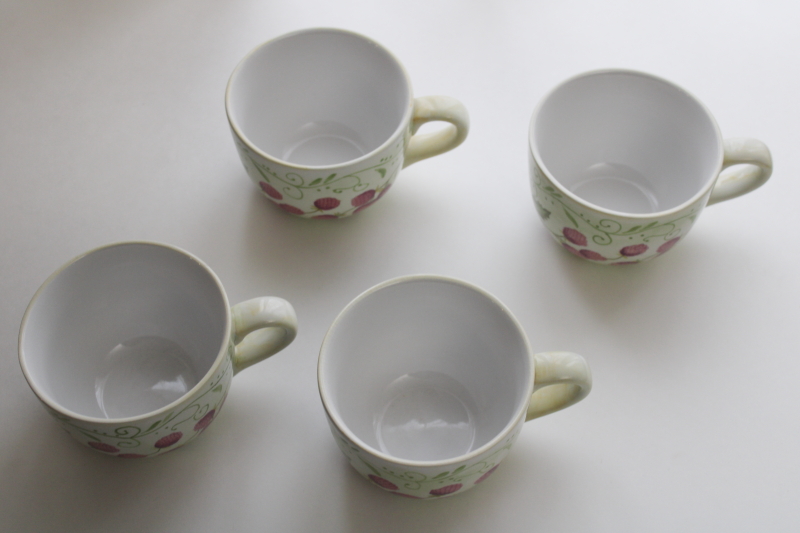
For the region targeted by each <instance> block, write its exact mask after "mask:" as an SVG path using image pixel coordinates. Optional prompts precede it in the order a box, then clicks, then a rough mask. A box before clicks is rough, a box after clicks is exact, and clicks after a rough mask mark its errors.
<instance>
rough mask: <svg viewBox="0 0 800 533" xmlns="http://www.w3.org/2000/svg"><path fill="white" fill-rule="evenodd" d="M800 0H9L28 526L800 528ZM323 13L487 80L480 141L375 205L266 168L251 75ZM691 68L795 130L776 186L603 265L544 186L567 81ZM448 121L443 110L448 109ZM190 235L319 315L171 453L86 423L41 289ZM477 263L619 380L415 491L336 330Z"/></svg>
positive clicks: (10, 152)
mask: <svg viewBox="0 0 800 533" xmlns="http://www.w3.org/2000/svg"><path fill="white" fill-rule="evenodd" d="M799 18H800V6H798V4H796V3H794V2H789V1H787V0H761V1H755V0H737V1H733V2H731V1H724V2H723V1H721V0H707V1H705V2H693V1H688V0H675V1H672V2H663V1H655V2H640V1H633V0H609V1H606V2H592V1H588V0H564V1H561V2H523V1H510V0H497V1H494V2H473V1H468V2H464V1H455V0H452V1H433V2H431V1H425V2H422V1H417V0H406V1H403V2H399V1H393V0H387V1H385V2H382V3H380V5H377V4H374V5H373V4H369V3H363V2H353V1H350V0H342V1H341V2H320V1H316V0H310V1H308V2H302V3H300V2H289V1H286V0H275V1H272V2H257V1H253V0H239V1H237V2H210V1H205V0H201V1H188V0H182V1H174V0H166V1H164V0H159V1H155V0H145V1H142V2H105V1H104V2H100V1H85V2H55V1H48V2H46V1H41V0H33V1H31V0H25V1H22V0H8V1H5V2H3V3H2V4H0V49H2V50H3V53H2V54H0V72H2V75H0V124H2V125H3V126H2V128H0V180H2V185H3V187H2V194H0V253H1V254H2V255H0V257H2V261H0V294H2V295H3V305H2V306H0V353H2V357H0V421H2V431H0V530H2V531H13V532H27V531H30V532H37V533H42V532H61V531H64V530H65V529H69V530H74V531H86V532H107V531H118V530H130V531H193V532H218V531H241V532H262V531H265V530H269V531H277V532H282V531H297V532H306V531H309V532H316V531H325V532H372V531H383V532H393V531H397V532H401V531H423V530H436V531H440V532H456V531H457V532H459V533H466V532H470V533H472V532H487V531H497V532H500V531H502V532H518V531H519V532H531V531H536V532H558V531H564V532H571V533H574V532H592V533H598V532H600V533H604V532H608V533H612V532H613V533H617V532H621V531H647V532H664V533H673V532H675V531H680V532H703V533H705V532H709V531H724V532H726V533H727V532H736V533H739V532H741V533H745V532H748V533H749V532H752V531H769V532H787V533H795V532H796V531H797V524H798V523H800V507H798V505H797V502H798V500H800V484H798V479H800V452H799V450H800V424H798V423H797V412H798V405H800V386H798V383H800V357H798V356H797V315H798V312H797V302H798V301H800V276H798V270H797V268H798V266H797V265H798V264H800V246H798V244H797V237H796V235H797V228H798V227H800V210H798V209H797V205H796V202H797V201H798V199H800V180H798V176H800V151H799V150H798V146H800V136H799V135H798V133H797V132H798V125H800V98H798V95H800V70H798V68H797V65H798V54H800V52H798V50H800V33H798V31H797V20H798V19H799ZM311 26H338V27H344V28H347V29H351V30H354V31H358V32H360V33H364V34H366V35H368V36H370V37H372V38H374V39H376V40H377V41H378V42H380V43H381V44H383V45H384V46H386V47H387V48H388V49H390V50H391V51H392V52H393V53H394V54H396V55H397V57H398V58H399V59H400V60H401V61H402V62H403V63H404V65H405V66H406V68H407V70H408V72H409V75H410V77H411V79H412V80H413V83H414V93H415V94H416V95H420V96H422V95H427V94H446V95H451V96H453V97H456V98H458V99H459V100H461V101H462V102H463V103H464V104H465V105H466V106H467V108H468V109H469V111H470V115H471V119H472V122H471V126H472V128H471V131H470V134H469V138H468V139H467V140H466V142H465V143H464V144H463V145H462V146H460V147H458V148H457V149H456V150H454V151H452V152H449V153H447V154H443V155H441V156H438V157H435V158H432V159H429V160H426V161H422V162H420V163H418V164H415V165H412V166H410V167H408V168H407V169H405V170H404V171H403V172H402V174H401V175H400V177H399V178H398V181H397V182H396V183H395V185H394V187H393V188H392V191H391V192H390V194H387V195H386V196H385V197H384V198H382V199H381V201H380V202H378V203H376V204H375V205H374V206H372V207H370V208H369V209H367V210H365V211H363V212H361V213H359V214H357V215H356V216H354V217H351V218H349V219H347V220H340V221H324V220H319V221H318V220H301V219H298V218H295V217H291V216H290V215H287V214H285V213H283V212H281V211H280V210H278V209H275V208H274V206H272V205H269V203H268V201H267V200H266V199H265V198H263V197H262V196H261V193H260V192H259V191H258V189H257V188H256V187H255V186H254V185H253V183H252V182H251V181H250V180H249V179H248V178H247V176H246V175H245V171H244V169H243V168H242V165H241V163H240V161H239V158H238V156H237V154H236V150H235V148H234V146H233V142H232V140H231V135H230V132H229V128H228V124H227V120H226V117H225V109H224V105H223V96H224V91H225V85H226V83H227V80H228V77H229V75H230V73H231V71H232V70H233V68H234V66H235V65H236V64H237V63H238V61H239V60H240V59H241V58H242V57H243V56H244V54H246V53H247V52H248V51H249V50H251V49H252V48H253V47H254V46H256V45H258V44H259V43H261V42H263V41H265V40H266V39H269V38H271V37H274V36H277V35H280V34H283V33H286V32H289V31H294V30H296V29H300V28H305V27H311ZM606 67H620V68H632V69H638V70H644V71H647V72H652V73H654V74H656V75H659V76H662V77H664V78H666V79H669V80H672V81H674V82H676V83H678V84H680V85H681V86H683V87H685V88H686V89H688V90H689V91H691V92H692V93H693V94H695V95H696V96H697V97H698V98H700V99H701V100H702V101H703V102H705V103H706V104H707V105H708V106H709V108H710V109H711V110H712V112H713V113H714V115H715V117H716V118H717V121H718V122H719V125H720V128H721V130H722V133H723V135H724V136H726V137H737V136H744V137H755V138H759V139H761V140H763V141H764V142H766V143H767V144H768V145H769V147H770V148H771V149H772V153H773V156H774V160H775V172H774V175H773V177H772V178H771V180H770V181H769V182H768V183H767V184H766V185H765V186H764V187H763V188H761V189H759V190H757V191H755V192H753V193H751V194H748V195H746V196H744V197H742V198H738V199H735V200H732V201H730V202H724V203H721V204H719V205H714V206H711V207H709V208H708V209H707V210H706V211H705V212H704V213H703V216H702V217H701V219H700V221H699V222H698V224H697V225H696V226H695V228H693V229H692V232H691V234H690V235H689V236H688V237H687V238H686V240H685V242H682V243H681V244H680V246H676V247H675V248H674V249H673V250H672V251H670V252H669V253H668V254H666V255H664V256H663V257H661V258H658V259H656V260H655V261H653V262H651V263H649V264H644V265H638V266H632V267H630V268H626V267H605V268H604V267H600V266H597V265H592V264H589V263H588V262H586V261H582V260H580V259H578V258H575V257H573V256H571V255H570V254H568V253H566V252H564V251H563V250H561V249H560V248H559V247H558V246H557V245H556V244H555V243H554V242H553V239H552V237H551V236H550V235H549V234H548V233H547V231H546V230H545V229H544V227H543V226H542V224H541V223H540V221H539V218H538V215H537V214H536V212H535V208H534V205H533V202H532V201H531V197H530V185H529V181H528V166H527V160H526V157H527V132H528V123H529V120H530V115H531V113H532V112H533V109H534V107H535V106H536V104H537V103H538V101H539V99H540V98H541V97H542V96H544V94H546V93H547V92H548V91H549V90H550V89H551V88H552V87H554V86H555V85H556V84H558V83H560V82H561V81H563V80H565V79H567V78H568V77H570V76H573V75H575V74H578V73H580V72H585V71H588V70H593V69H597V68H606ZM431 127H435V126H431ZM130 239H148V240H157V241H163V242H168V243H171V244H174V245H177V246H180V247H182V248H184V249H186V250H188V251H190V252H192V253H194V254H196V255H197V256H198V257H200V258H201V259H203V260H204V261H205V262H206V263H207V264H208V265H209V266H210V267H211V268H212V269H213V270H214V271H215V272H216V273H217V274H218V275H219V277H220V279H221V281H222V283H223V284H224V285H225V289H226V291H227V293H228V297H229V299H230V301H231V302H240V301H243V300H246V299H249V298H252V297H255V296H259V295H275V296H280V297H283V298H286V299H287V300H289V301H290V302H291V303H292V304H293V305H294V307H295V309H296V311H297V314H298V320H299V322H300V333H299V335H298V337H297V339H296V341H295V342H294V343H293V344H292V345H291V346H289V347H288V348H287V349H285V350H284V351H282V352H281V353H279V354H277V355H276V356H274V357H272V358H271V359H270V361H269V363H268V364H260V365H255V366H253V367H251V368H248V369H246V370H244V371H242V372H241V373H240V374H239V375H237V376H236V378H235V380H236V383H235V385H234V386H233V387H232V389H231V393H230V395H229V396H228V398H227V400H226V402H225V406H224V408H223V409H222V412H221V414H220V416H219V418H218V419H217V420H216V421H215V422H214V424H212V425H211V426H210V427H209V428H208V430H206V431H205V432H204V434H203V436H202V438H201V439H197V441H196V442H193V443H191V444H190V445H189V446H186V447H184V448H182V449H180V450H177V451H175V452H174V453H169V454H166V455H164V456H163V457H159V458H155V459H153V460H142V461H136V460H130V461H124V460H115V459H113V458H108V457H103V456H102V455H101V454H99V453H98V452H96V451H93V450H90V449H88V448H85V447H82V446H81V445H79V444H78V443H76V442H74V441H73V439H71V438H70V437H69V436H68V435H66V434H65V433H64V432H63V431H62V430H61V429H60V428H59V427H58V425H57V424H55V423H54V422H53V420H52V419H51V417H50V416H49V415H48V414H47V413H46V412H45V411H44V409H42V407H41V405H40V404H39V402H38V400H37V399H36V398H35V396H34V395H33V393H32V392H31V391H30V389H29V388H28V386H27V384H26V383H25V380H24V379H23V376H22V372H21V371H20V369H19V365H18V362H17V357H16V346H17V333H18V331H19V324H20V320H21V318H22V314H23V312H24V310H25V307H26V306H27V304H28V302H29V301H30V298H31V297H32V296H33V294H34V292H35V291H36V289H37V288H38V287H39V285H40V284H41V283H42V282H43V281H44V280H45V279H46V278H47V276H48V275H50V273H52V272H53V271H54V270H55V269H56V268H58V267H59V266H60V265H62V264H63V263H64V262H65V261H67V260H69V259H70V258H72V257H74V256H75V255H77V254H79V253H81V252H83V251H85V250H88V249H90V248H93V247H95V246H98V245H102V244H106V243H109V242H113V241H121V240H130ZM421 272H427V273H435V274H443V275H447V276H454V277H458V278H462V279H465V280H467V281H470V282H472V283H475V284H477V285H479V286H481V287H483V288H485V289H487V290H488V291H490V292H491V293H493V294H495V295H496V296H497V297H498V298H499V299H500V300H501V301H503V302H504V303H505V304H506V305H508V307H509V308H510V309H511V310H512V311H513V312H514V314H515V315H516V316H517V317H518V318H519V320H520V322H521V323H522V324H523V325H524V327H525V328H526V330H527V332H528V335H529V337H530V339H531V344H532V345H533V347H534V349H535V350H570V351H574V352H577V353H580V354H582V355H584V356H585V357H586V359H587V361H588V362H589V364H590V365H591V366H592V372H593V377H594V388H593V390H592V392H591V394H590V395H589V397H588V398H586V400H584V401H583V402H581V403H580V404H578V405H576V406H574V407H570V408H569V409H567V410H565V411H563V412H559V413H556V414H553V415H552V416H547V417H544V418H542V419H538V420H534V421H532V422H529V423H527V424H526V427H525V428H524V429H523V431H522V434H521V436H520V438H519V440H518V441H517V442H516V444H515V446H514V449H513V450H512V453H511V454H510V455H509V456H508V457H507V458H506V459H505V460H504V461H503V463H502V464H501V465H500V467H499V468H498V470H497V471H496V472H495V473H494V474H493V475H492V476H491V477H490V478H488V479H487V480H486V481H484V482H482V483H481V485H480V486H479V487H477V488H475V489H474V490H471V491H469V492H467V493H465V494H462V495H457V496H454V497H452V498H448V499H446V500H441V501H434V502H416V501H413V500H408V499H405V498H398V497H394V496H392V495H391V494H387V493H386V492H384V491H381V490H379V489H377V488H375V487H372V486H370V484H369V483H368V482H366V481H364V480H363V479H362V478H361V477H360V476H359V475H358V474H357V473H356V472H355V471H353V469H352V468H350V466H349V465H348V464H347V462H346V460H345V459H344V458H343V457H342V454H341V452H340V451H339V449H338V448H337V447H336V445H335V444H334V443H333V440H332V439H331V436H330V431H329V428H328V426H327V423H326V420H325V415H324V413H323V410H322V407H321V403H320V400H319V395H318V393H317V385H316V362H317V353H318V351H319V346H320V343H321V341H322V337H323V335H324V333H325V331H326V330H327V328H328V326H329V325H330V324H331V322H332V321H333V319H334V317H335V316H336V314H337V313H338V312H339V311H340V310H341V309H342V308H343V307H344V306H345V305H346V304H347V303H348V302H349V301H350V300H352V299H353V298H354V297H355V296H356V295H357V294H359V293H360V292H362V291H363V290H365V289H367V288H369V287H371V286H373V285H375V284H376V283H379V282H381V281H384V280H386V279H389V278H393V277H396V276H400V275H405V274H415V273H421Z"/></svg>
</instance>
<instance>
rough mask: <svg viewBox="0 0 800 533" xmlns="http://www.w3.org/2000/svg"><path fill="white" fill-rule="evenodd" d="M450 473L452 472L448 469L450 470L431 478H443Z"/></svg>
mask: <svg viewBox="0 0 800 533" xmlns="http://www.w3.org/2000/svg"><path fill="white" fill-rule="evenodd" d="M449 474H450V472H449V471H448V472H442V473H441V474H437V475H436V476H434V477H433V478H431V479H441V478H443V477H446V476H448V475H449Z"/></svg>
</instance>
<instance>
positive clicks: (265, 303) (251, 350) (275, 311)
mask: <svg viewBox="0 0 800 533" xmlns="http://www.w3.org/2000/svg"><path fill="white" fill-rule="evenodd" d="M231 314H232V315H233V330H234V337H233V342H234V343H235V344H236V351H235V352H234V355H233V373H234V374H237V373H238V372H240V371H241V370H244V369H245V368H247V367H248V366H250V365H254V364H256V363H258V362H259V361H263V360H264V359H266V358H267V357H269V356H270V355H274V354H276V353H278V352H279V351H281V350H283V349H284V348H286V347H287V346H288V345H289V344H290V343H291V342H292V341H293V340H294V338H295V337H296V336H297V315H296V314H295V312H294V308H293V307H292V304H290V303H289V302H287V301H286V300H284V299H282V298H276V297H274V296H265V297H263V298H253V299H252V300H247V301H246V302H242V303H239V304H236V305H234V306H233V307H232V308H231Z"/></svg>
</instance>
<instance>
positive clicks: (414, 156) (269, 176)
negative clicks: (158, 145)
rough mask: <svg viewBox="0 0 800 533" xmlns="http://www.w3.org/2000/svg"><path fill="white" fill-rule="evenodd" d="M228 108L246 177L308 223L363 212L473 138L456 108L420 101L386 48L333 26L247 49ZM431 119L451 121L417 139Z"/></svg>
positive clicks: (441, 101) (446, 100)
mask: <svg viewBox="0 0 800 533" xmlns="http://www.w3.org/2000/svg"><path fill="white" fill-rule="evenodd" d="M225 108H226V110H227V113H228V121H229V123H230V127H231V130H232V132H233V138H234V141H235V144H236V148H237V150H238V151H239V156H240V158H241V160H242V163H243V164H244V167H245V169H246V170H247V173H248V175H249V176H250V178H251V179H252V180H253V181H254V182H255V183H256V184H257V185H258V186H259V187H260V188H261V190H262V192H263V193H264V194H265V195H266V196H267V198H269V199H270V200H272V201H273V202H275V203H276V204H277V205H278V206H279V207H281V208H282V209H284V210H286V211H288V212H289V213H292V214H295V215H298V216H302V217H306V218H340V217H345V216H349V215H352V214H353V213H356V212H358V211H360V210H362V209H364V208H366V207H367V206H369V205H371V204H373V203H374V202H375V201H376V200H378V198H380V197H381V196H382V195H383V194H384V193H386V191H387V190H388V189H389V187H390V186H391V185H392V183H393V182H394V180H395V178H396V177H397V173H398V172H399V171H400V169H401V168H403V167H406V166H408V165H410V164H411V163H414V162H416V161H419V160H421V159H425V158H427V157H431V156H434V155H437V154H441V153H442V152H446V151H448V150H451V149H453V148H455V147H456V146H458V145H459V144H461V142H463V141H464V139H465V138H466V136H467V132H468V131H469V116H468V114H467V111H466V109H465V108H464V106H463V105H462V104H461V103H460V102H458V101H457V100H455V99H453V98H450V97H446V96H428V97H421V98H414V96H413V94H412V91H411V81H410V79H409V77H408V74H407V73H406V71H405V69H404V68H403V66H402V65H401V64H400V62H399V61H398V60H397V59H396V58H395V57H394V56H393V55H392V54H391V53H390V52H389V51H388V50H386V49H385V48H383V47H382V46H381V45H379V44H377V43H376V42H374V41H372V40H371V39H369V38H367V37H364V36H362V35H358V34H356V33H352V32H348V31H344V30H338V29H328V28H314V29H308V30H302V31H297V32H294V33H289V34H287V35H283V36H280V37H278V38H276V39H273V40H271V41H268V42H266V43H264V44H262V45H261V46H258V47H257V48H256V49H254V50H253V51H251V52H250V53H249V54H248V55H247V56H246V57H245V58H244V59H242V61H241V62H240V63H239V65H238V66H237V67H236V68H235V70H234V71H233V74H231V77H230V81H229V82H228V88H227V91H226V94H225ZM430 121H445V122H449V123H450V124H448V125H447V126H446V127H445V128H443V129H441V130H438V131H435V132H432V133H427V134H416V131H417V129H418V128H419V127H420V126H421V125H422V124H424V123H426V122H430Z"/></svg>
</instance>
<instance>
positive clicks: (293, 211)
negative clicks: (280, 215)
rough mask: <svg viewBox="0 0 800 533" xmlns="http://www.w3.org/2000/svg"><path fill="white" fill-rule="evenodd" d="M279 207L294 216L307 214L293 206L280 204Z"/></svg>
mask: <svg viewBox="0 0 800 533" xmlns="http://www.w3.org/2000/svg"><path fill="white" fill-rule="evenodd" d="M278 207H280V208H281V209H283V210H284V211H286V212H287V213H291V214H293V215H304V214H305V213H304V212H303V210H302V209H298V208H297V207H295V206H293V205H289V204H278Z"/></svg>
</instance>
